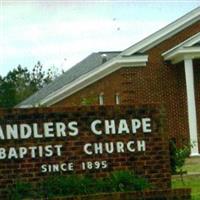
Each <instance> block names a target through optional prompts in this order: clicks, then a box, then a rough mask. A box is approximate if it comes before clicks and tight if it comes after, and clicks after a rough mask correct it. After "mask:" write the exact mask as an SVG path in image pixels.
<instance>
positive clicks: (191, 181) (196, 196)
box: [172, 175, 200, 200]
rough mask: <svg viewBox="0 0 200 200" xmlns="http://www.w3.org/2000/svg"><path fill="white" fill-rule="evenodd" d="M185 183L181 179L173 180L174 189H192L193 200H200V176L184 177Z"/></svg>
mask: <svg viewBox="0 0 200 200" xmlns="http://www.w3.org/2000/svg"><path fill="white" fill-rule="evenodd" d="M183 181H184V182H182V181H181V178H180V177H176V178H173V179H172V187H173V188H192V200H200V175H199V176H184V178H183Z"/></svg>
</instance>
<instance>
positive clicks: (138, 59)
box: [40, 55, 148, 106]
mask: <svg viewBox="0 0 200 200" xmlns="http://www.w3.org/2000/svg"><path fill="white" fill-rule="evenodd" d="M147 61H148V56H147V55H142V56H131V57H116V58H115V59H112V60H110V61H108V62H106V63H104V64H103V65H101V66H99V67H98V68H97V69H95V70H93V71H91V72H88V73H87V74H84V75H82V76H81V77H79V78H78V79H76V80H74V81H73V82H71V83H69V84H68V85H66V86H64V87H62V88H61V89H59V90H57V91H55V92H53V93H52V94H50V95H48V96H47V97H46V98H45V99H43V100H42V101H41V102H40V105H46V106H51V105H53V104H55V103H57V102H59V101H61V100H63V99H64V98H66V97H68V96H70V95H72V94H74V93H75V92H77V91H79V90H81V89H83V88H85V87H87V86H89V85H91V84H92V83H94V82H96V81H98V80H100V79H102V78H103V77H105V76H107V75H109V74H111V73H113V72H114V71H116V70H118V69H120V68H122V67H143V66H146V63H147Z"/></svg>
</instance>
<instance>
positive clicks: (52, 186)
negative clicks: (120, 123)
mask: <svg viewBox="0 0 200 200" xmlns="http://www.w3.org/2000/svg"><path fill="white" fill-rule="evenodd" d="M149 187H150V184H149V183H148V182H147V180H145V179H144V178H141V177H138V176H136V175H135V174H134V173H133V172H130V171H116V172H113V173H111V175H110V176H108V177H105V178H98V179H94V178H92V177H90V176H81V175H69V176H52V177H49V178H47V179H45V180H43V181H41V182H39V183H38V184H37V185H35V186H33V185H30V184H27V183H17V184H16V185H15V186H14V187H13V188H11V189H10V191H11V193H10V194H11V195H10V199H11V200H14V199H15V200H18V199H23V198H27V197H29V198H52V197H58V196H76V195H88V194H95V193H105V192H126V191H142V190H144V189H147V188H149ZM16 197H17V198H16Z"/></svg>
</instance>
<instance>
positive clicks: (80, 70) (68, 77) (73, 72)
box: [16, 51, 120, 107]
mask: <svg viewBox="0 0 200 200" xmlns="http://www.w3.org/2000/svg"><path fill="white" fill-rule="evenodd" d="M119 53H120V52H119V51H116V52H98V53H92V54H90V55H89V56H88V57H86V58H85V59H84V60H82V61H81V62H79V63H78V64H76V65H75V66H73V67H72V68H71V69H69V70H68V71H66V72H65V73H64V74H62V75H61V76H59V77H57V78H56V79H55V80H54V81H53V82H51V83H50V84H48V85H46V86H45V87H43V88H42V89H40V90H39V91H38V92H36V93H35V94H33V95H32V96H30V97H28V98H27V99H25V100H24V101H22V102H21V103H20V104H18V105H17V106H16V107H21V106H30V105H32V106H34V105H35V104H40V102H41V100H42V99H44V98H45V97H46V96H48V95H49V94H51V93H52V92H55V91H56V90H58V89H60V88H62V87H63V86H65V85H67V84H69V83H71V82H73V81H75V80H76V79H77V78H79V77H81V76H82V75H84V74H86V73H88V72H90V71H91V70H93V69H95V68H97V67H98V66H100V65H101V64H102V61H103V59H102V55H103V54H106V56H107V61H108V60H110V59H112V58H114V57H116V56H117V55H118V54H119Z"/></svg>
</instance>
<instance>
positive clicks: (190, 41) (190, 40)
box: [162, 32, 200, 57]
mask: <svg viewBox="0 0 200 200" xmlns="http://www.w3.org/2000/svg"><path fill="white" fill-rule="evenodd" d="M197 42H200V32H199V33H197V34H195V35H193V36H192V37H190V38H188V39H187V40H185V41H183V42H181V43H180V44H178V45H176V46H175V47H173V48H171V49H169V50H167V51H165V52H164V53H162V56H164V57H165V56H167V55H169V54H170V53H172V52H174V51H176V50H177V49H181V48H184V47H191V46H193V45H194V44H196V43H197Z"/></svg>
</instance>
